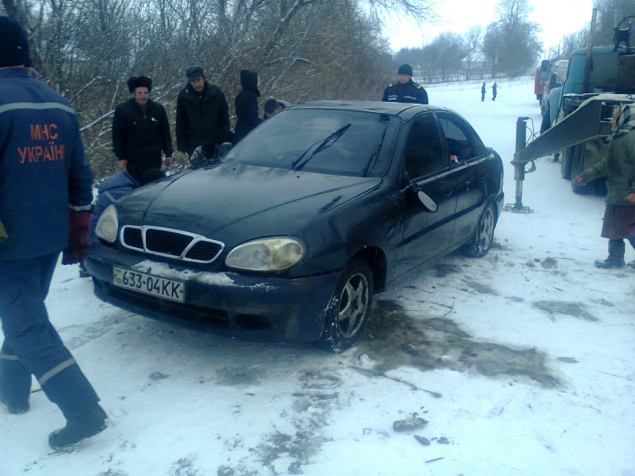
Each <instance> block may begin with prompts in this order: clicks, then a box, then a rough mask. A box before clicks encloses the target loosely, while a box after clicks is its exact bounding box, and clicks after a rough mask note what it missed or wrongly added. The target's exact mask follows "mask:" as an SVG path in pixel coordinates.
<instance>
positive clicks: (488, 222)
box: [462, 203, 496, 258]
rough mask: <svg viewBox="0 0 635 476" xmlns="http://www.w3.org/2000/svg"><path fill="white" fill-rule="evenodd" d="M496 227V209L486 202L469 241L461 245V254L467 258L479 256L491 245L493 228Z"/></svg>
mask: <svg viewBox="0 0 635 476" xmlns="http://www.w3.org/2000/svg"><path fill="white" fill-rule="evenodd" d="M495 228H496V210H495V209H494V205H492V204H491V203H488V204H487V205H486V206H485V210H483V213H482V214H481V218H480V219H479V220H478V224H477V225H476V230H475V231H474V237H473V238H472V241H471V243H468V244H467V245H465V246H463V248H462V251H463V254H464V255H465V256H467V257H469V258H481V257H482V256H485V255H486V254H487V252H488V251H489V249H490V248H491V247H492V241H494V229H495Z"/></svg>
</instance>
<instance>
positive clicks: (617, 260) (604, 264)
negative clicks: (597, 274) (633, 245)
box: [595, 240, 626, 269]
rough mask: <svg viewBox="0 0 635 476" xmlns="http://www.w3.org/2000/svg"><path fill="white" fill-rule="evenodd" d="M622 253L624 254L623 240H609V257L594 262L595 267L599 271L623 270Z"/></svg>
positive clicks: (624, 264)
mask: <svg viewBox="0 0 635 476" xmlns="http://www.w3.org/2000/svg"><path fill="white" fill-rule="evenodd" d="M624 253H626V245H624V240H609V257H608V258H606V259H605V260H604V261H600V260H598V261H596V262H595V267H596V268H600V269H609V268H623V267H624V266H626V263H624Z"/></svg>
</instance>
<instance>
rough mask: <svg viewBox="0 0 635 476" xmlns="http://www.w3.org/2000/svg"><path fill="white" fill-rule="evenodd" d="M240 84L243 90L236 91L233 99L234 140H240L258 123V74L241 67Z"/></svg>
mask: <svg viewBox="0 0 635 476" xmlns="http://www.w3.org/2000/svg"><path fill="white" fill-rule="evenodd" d="M240 85H241V86H242V88H243V90H242V91H241V92H240V93H238V96H236V99H235V101H234V107H235V108H236V118H237V121H236V128H235V129H234V135H235V136H236V141H239V140H241V139H242V138H243V137H245V136H246V135H247V134H248V133H249V132H251V131H252V130H253V129H254V128H255V127H256V126H257V125H258V124H260V118H259V117H258V98H259V97H260V91H258V75H257V74H256V73H254V72H253V71H247V70H245V69H243V70H242V71H241V72H240Z"/></svg>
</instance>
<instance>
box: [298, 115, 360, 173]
mask: <svg viewBox="0 0 635 476" xmlns="http://www.w3.org/2000/svg"><path fill="white" fill-rule="evenodd" d="M349 127H351V123H350V122H349V123H348V124H346V125H345V126H343V127H340V128H339V129H338V130H336V131H335V132H333V133H331V134H329V135H328V136H327V137H325V138H324V139H321V140H318V141H317V142H314V143H313V144H311V147H309V148H308V149H307V150H305V151H304V153H303V154H302V155H301V156H300V157H298V159H297V160H296V161H295V162H293V164H291V170H300V169H302V167H304V166H305V165H306V164H307V163H308V162H309V160H311V159H312V158H313V157H314V156H315V155H316V154H318V153H320V152H322V151H323V150H324V149H326V148H328V147H329V146H331V145H332V144H333V143H335V141H336V140H337V139H339V138H340V137H342V136H343V135H344V133H345V132H346V131H347V130H348V128H349ZM309 152H310V154H309ZM305 157H306V158H305Z"/></svg>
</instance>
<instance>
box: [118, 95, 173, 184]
mask: <svg viewBox="0 0 635 476" xmlns="http://www.w3.org/2000/svg"><path fill="white" fill-rule="evenodd" d="M112 146H113V149H114V152H115V155H116V156H117V159H118V160H127V161H128V171H129V172H130V173H131V174H132V175H133V176H134V177H137V178H138V177H140V176H141V175H142V174H143V172H145V171H146V170H148V169H160V168H161V164H162V162H163V161H162V158H161V151H163V153H164V154H165V156H166V157H172V153H173V149H172V138H171V137H170V123H169V122H168V115H167V114H166V112H165V108H164V107H163V106H162V105H161V104H159V103H157V102H154V101H152V100H148V103H147V105H146V108H145V110H144V109H142V108H141V107H140V106H139V105H138V104H137V103H136V101H135V100H134V98H132V99H129V100H128V101H126V102H124V103H122V104H120V105H119V106H117V108H116V109H115V117H114V118H113V121H112Z"/></svg>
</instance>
